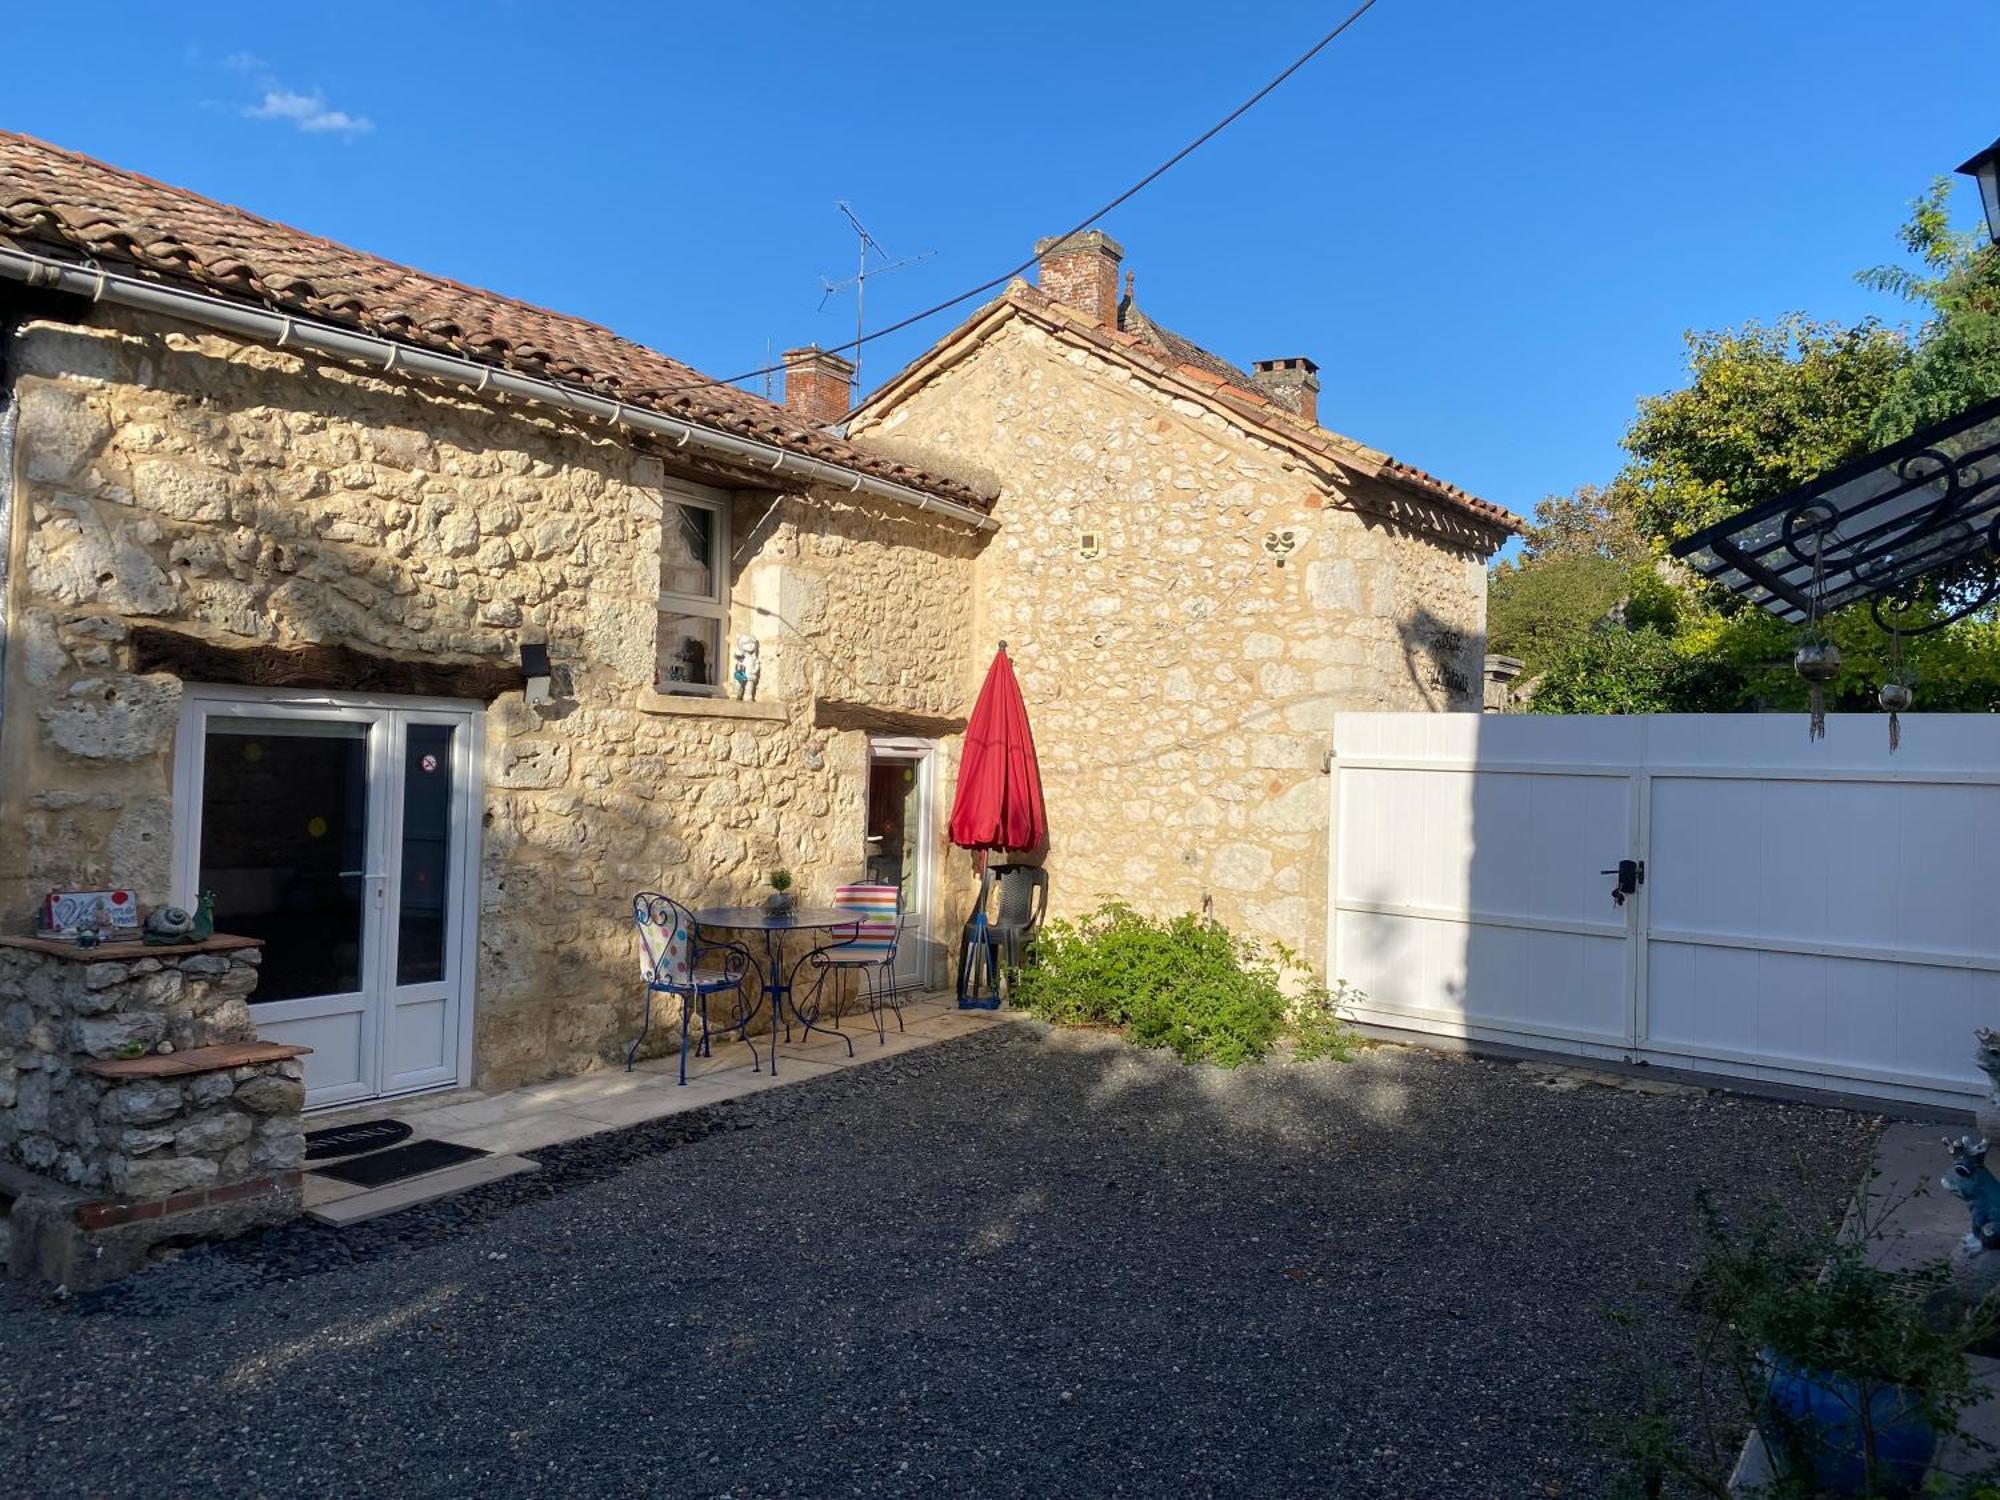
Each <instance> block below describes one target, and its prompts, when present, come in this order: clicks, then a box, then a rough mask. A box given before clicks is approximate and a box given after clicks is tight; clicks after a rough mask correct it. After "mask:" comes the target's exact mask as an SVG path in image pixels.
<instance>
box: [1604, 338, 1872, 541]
mask: <svg viewBox="0 0 2000 1500" xmlns="http://www.w3.org/2000/svg"><path fill="white" fill-rule="evenodd" d="M1687 345H1688V373H1689V375H1690V377H1691V379H1690V380H1689V381H1688V384H1687V385H1686V386H1685V387H1683V388H1682V389H1680V390H1678V391H1670V392H1668V393H1667V394H1665V395H1663V396H1649V397H1647V398H1645V399H1644V400H1642V401H1641V402H1640V403H1639V414H1638V416H1637V417H1636V418H1635V419H1634V420H1633V423H1632V426H1631V427H1630V428H1629V429H1628V430H1627V431H1626V434H1625V437H1624V440H1623V446H1624V448H1625V451H1626V452H1627V453H1629V454H1631V460H1630V462H1629V463H1627V465H1626V466H1625V469H1624V471H1623V472H1622V473H1621V474H1620V475H1619V477H1618V488H1620V489H1622V490H1624V491H1626V492H1627V493H1628V494H1629V495H1630V496H1631V504H1632V516H1633V521H1634V523H1635V524H1636V525H1637V527H1638V528H1639V530H1640V531H1641V532H1642V533H1643V534H1645V535H1646V536H1648V537H1650V538H1652V539H1653V540H1655V541H1664V540H1666V539H1671V538H1675V537H1682V536H1686V535H1687V534H1688V533H1689V532H1692V531H1696V530H1699V529H1700V528H1701V527H1703V526H1706V525H1708V524H1709V523H1710V522H1711V521H1717V520H1720V519H1721V518H1722V517H1723V516H1726V515H1728V514H1730V513H1731V512H1733V511H1737V510H1741V509H1742V508H1743V507H1744V506H1746V505H1754V504H1756V503H1757V502H1758V501H1760V500H1767V499H1769V498H1770V497H1771V496H1773V495H1778V494H1782V493H1784V491H1786V490H1788V489H1790V488H1791V487H1792V486H1793V485H1796V484H1803V483H1804V482H1805V481H1806V480H1808V479H1811V478H1812V477H1813V476H1814V475H1815V474H1823V473H1825V472H1826V471H1827V470H1828V469H1831V468H1833V467H1835V466H1836V465H1838V464H1841V463H1845V462H1846V461H1847V460H1848V459H1850V458H1854V457H1856V456H1858V455H1859V454H1861V453H1863V452H1865V451H1866V449H1867V446H1868V421H1869V418H1870V417H1872V416H1873V415H1874V413H1875V409H1876V408H1877V407H1878V406H1880V405H1881V404H1882V400H1883V397H1884V396H1885V395H1886V394H1887V393H1888V390H1889V385H1890V382H1891V381H1892V380H1893V379H1894V377H1895V376H1896V374H1897V373H1898V372H1899V371H1900V370H1901V369H1902V368H1903V366H1904V365H1905V364H1906V363H1907V362H1908V360H1909V357H1910V355H1909V346H1908V345H1907V343H1906V342H1905V341H1904V339H1903V338H1902V336H1901V335H1900V334H1897V333H1895V332H1894V331H1892V330H1890V329H1887V328H1884V327H1882V326H1881V325H1880V324H1879V323H1874V322H1866V323H1861V324H1858V325H1857V326H1855V327H1853V328H1843V327H1842V326H1840V325H1839V324H1837V323H1816V322H1813V321H1811V320H1809V319H1807V318H1805V317H1803V316H1801V315H1798V314H1792V315H1789V316H1787V317H1784V318H1780V319H1779V320H1778V321H1777V322H1775V323H1772V324H1768V325H1766V324H1762V323H1746V324H1745V325H1744V326H1743V327H1741V328H1732V329H1724V330H1722V331H1720V332H1709V333H1690V334H1689V335H1688V336H1687Z"/></svg>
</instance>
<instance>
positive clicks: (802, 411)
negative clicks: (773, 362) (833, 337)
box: [779, 344, 854, 427]
mask: <svg viewBox="0 0 2000 1500" xmlns="http://www.w3.org/2000/svg"><path fill="white" fill-rule="evenodd" d="M779 357H780V358H781V359H783V360H784V362H785V410H786V411H788V412H790V413H791V414H792V415H793V416H795V417H797V418H798V419H799V420H800V421H802V422H805V423H808V424H809V425H811V426H813V427H831V426H832V425H833V424H834V423H835V422H838V421H840V420H841V419H842V418H843V417H845V416H846V415H847V412H848V407H849V406H850V404H851V402H852V398H853V395H854V362H853V361H852V360H847V359H842V358H841V357H840V356H839V355H838V354H830V353H828V352H827V351H826V350H824V349H822V348H820V346H819V345H818V344H807V345H805V346H803V347H802V348H798V349H787V350H786V351H785V352H784V353H783V354H782V355H780V356H779Z"/></svg>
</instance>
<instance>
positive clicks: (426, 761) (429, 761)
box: [417, 755, 438, 776]
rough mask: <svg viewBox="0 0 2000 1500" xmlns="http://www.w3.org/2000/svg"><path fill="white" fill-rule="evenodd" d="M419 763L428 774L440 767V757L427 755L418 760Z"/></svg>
mask: <svg viewBox="0 0 2000 1500" xmlns="http://www.w3.org/2000/svg"><path fill="white" fill-rule="evenodd" d="M417 764H418V765H419V766H421V767H423V770H424V774H425V775H426V776H428V775H429V774H430V773H431V772H433V771H435V770H436V769H437V768H438V758H437V757H436V756H435V755H426V756H425V757H424V758H423V759H422V760H420V761H418V762H417Z"/></svg>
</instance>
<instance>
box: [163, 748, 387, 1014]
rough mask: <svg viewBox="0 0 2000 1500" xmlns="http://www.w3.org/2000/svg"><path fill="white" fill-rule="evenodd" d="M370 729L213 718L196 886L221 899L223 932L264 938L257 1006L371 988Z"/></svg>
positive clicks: (217, 920) (219, 915) (218, 927)
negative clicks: (369, 899) (368, 976)
mask: <svg viewBox="0 0 2000 1500" xmlns="http://www.w3.org/2000/svg"><path fill="white" fill-rule="evenodd" d="M368 731H369V726H368V725H367V724H366V723H352V722H340V721H335V720H316V719H303V718H299V719H290V718H268V719H263V718H224V717H215V718H212V719H210V720H209V723H208V733H207V735H206V737H205V745H204V749H203V764H202V783H201V784H202V798H201V856H200V873H199V876H198V885H199V889H200V890H203V891H213V892H214V893H215V926H216V930H217V931H218V932H235V933H243V934H246V935H248V936H250V937H258V938H262V939H263V940H264V944H265V947H264V962H263V966H262V971H261V974H260V977H259V979H258V982H257V989H256V992H255V994H254V995H253V997H252V1000H253V1003H255V1004H258V1005H271V1004H275V1003H277V1002H279V1001H283V1000H297V999H303V998H306V997H310V996H319V995H346V994H353V993H354V992H356V991H358V990H361V989H363V988H364V987H365V985H366V975H367V968H368V961H369V954H368V952H367V946H368V944H367V928H368V922H367V900H368V886H369V882H368V878H367V877H368V867H367V866H368V811H369V807H368Z"/></svg>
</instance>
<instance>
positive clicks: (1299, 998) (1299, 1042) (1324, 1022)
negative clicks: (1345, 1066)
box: [1291, 978, 1363, 1062]
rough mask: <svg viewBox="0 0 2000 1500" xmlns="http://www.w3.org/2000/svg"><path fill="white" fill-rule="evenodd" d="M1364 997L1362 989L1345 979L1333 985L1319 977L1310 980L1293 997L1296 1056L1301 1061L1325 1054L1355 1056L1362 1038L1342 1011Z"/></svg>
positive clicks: (1340, 1057)
mask: <svg viewBox="0 0 2000 1500" xmlns="http://www.w3.org/2000/svg"><path fill="white" fill-rule="evenodd" d="M1361 998H1363V997H1362V994H1361V991H1359V990H1357V989H1356V988H1354V986H1353V985H1351V984H1349V983H1348V982H1347V981H1346V980H1344V979H1342V980H1338V981H1336V982H1335V983H1334V985H1333V987H1332V988H1331V989H1329V988H1328V987H1327V986H1326V985H1325V984H1323V983H1321V982H1320V981H1319V980H1318V979H1316V978H1315V979H1313V980H1312V981H1311V982H1310V983H1309V984H1307V985H1306V987H1305V989H1304V990H1302V991H1301V992H1300V993H1299V994H1297V995H1295V996H1293V997H1292V1014H1291V1025H1292V1054H1293V1056H1295V1057H1297V1058H1298V1059H1299V1061H1301V1062H1316V1061H1319V1060H1320V1059H1322V1058H1331V1059H1332V1060H1333V1061H1335V1062H1346V1061H1347V1060H1348V1059H1349V1058H1350V1057H1352V1056H1354V1053H1355V1050H1356V1048H1357V1047H1358V1046H1359V1045H1360V1039H1359V1038H1358V1037H1357V1036H1356V1035H1355V1034H1354V1028H1353V1027H1352V1026H1349V1025H1348V1024H1347V1022H1346V1021H1345V1020H1344V1019H1343V1018H1342V1015H1341V1012H1342V1011H1344V1010H1345V1009H1346V1008H1347V1007H1348V1006H1350V1005H1352V1004H1354V1003H1355V1002H1356V1001H1357V1000H1360V999H1361Z"/></svg>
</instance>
